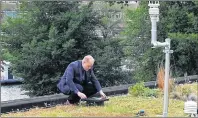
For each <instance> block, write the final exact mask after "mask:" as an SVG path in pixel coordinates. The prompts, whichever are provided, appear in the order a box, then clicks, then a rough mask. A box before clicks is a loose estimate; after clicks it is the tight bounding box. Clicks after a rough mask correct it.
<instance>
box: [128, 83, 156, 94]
mask: <svg viewBox="0 0 198 118" xmlns="http://www.w3.org/2000/svg"><path fill="white" fill-rule="evenodd" d="M129 93H130V94H131V95H133V96H145V97H152V96H153V97H158V96H159V89H149V88H148V87H145V86H144V83H143V82H140V83H137V84H135V85H134V86H132V87H130V88H129Z"/></svg>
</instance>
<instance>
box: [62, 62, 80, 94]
mask: <svg viewBox="0 0 198 118" xmlns="http://www.w3.org/2000/svg"><path fill="white" fill-rule="evenodd" d="M63 78H64V79H66V83H67V85H68V86H69V88H70V90H71V91H74V93H76V94H77V93H78V92H79V90H78V89H77V87H76V85H75V84H74V82H73V78H74V69H73V67H72V64H69V65H68V67H67V69H66V71H65V73H64V75H63Z"/></svg>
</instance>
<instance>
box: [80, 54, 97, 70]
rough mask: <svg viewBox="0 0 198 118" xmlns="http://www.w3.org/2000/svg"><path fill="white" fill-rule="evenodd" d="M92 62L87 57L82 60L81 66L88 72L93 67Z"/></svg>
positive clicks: (90, 58) (92, 60)
mask: <svg viewBox="0 0 198 118" xmlns="http://www.w3.org/2000/svg"><path fill="white" fill-rule="evenodd" d="M94 62H95V60H94V58H93V57H92V56H91V55H87V56H85V57H84V58H83V60H82V66H83V68H84V69H85V70H86V71H88V70H89V69H91V67H92V66H93V65H94Z"/></svg>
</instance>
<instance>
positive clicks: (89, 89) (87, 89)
mask: <svg viewBox="0 0 198 118" xmlns="http://www.w3.org/2000/svg"><path fill="white" fill-rule="evenodd" d="M75 85H76V87H77V89H78V90H79V91H80V92H82V93H84V94H85V95H86V96H87V97H90V96H92V95H94V94H96V93H97V90H96V87H95V86H94V85H93V84H91V83H87V84H85V85H80V84H75ZM67 95H68V94H67ZM68 100H69V102H70V103H71V104H75V103H78V102H79V101H80V97H79V96H78V95H77V94H75V93H74V92H73V91H70V94H69V97H68Z"/></svg>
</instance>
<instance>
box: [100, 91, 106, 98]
mask: <svg viewBox="0 0 198 118" xmlns="http://www.w3.org/2000/svg"><path fill="white" fill-rule="evenodd" d="M99 93H100V95H101V97H102V98H107V96H106V95H105V94H104V93H103V91H102V90H100V91H99Z"/></svg>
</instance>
